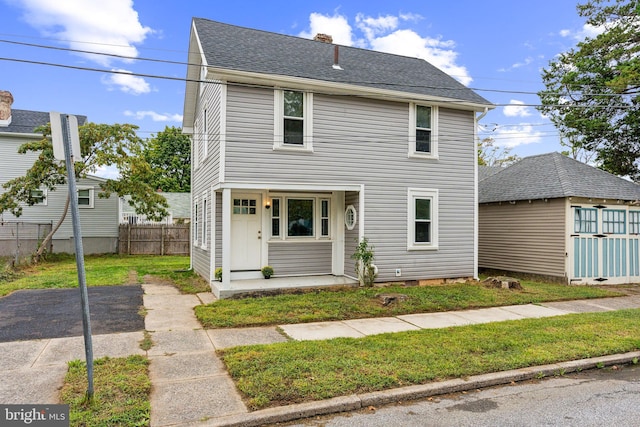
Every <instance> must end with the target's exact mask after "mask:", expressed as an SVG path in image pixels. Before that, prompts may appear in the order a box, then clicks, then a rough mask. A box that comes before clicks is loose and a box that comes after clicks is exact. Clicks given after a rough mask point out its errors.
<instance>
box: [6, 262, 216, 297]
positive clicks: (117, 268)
mask: <svg viewBox="0 0 640 427" xmlns="http://www.w3.org/2000/svg"><path fill="white" fill-rule="evenodd" d="M188 268H189V257H187V256H152V255H149V256H145V255H132V256H130V255H99V256H96V255H89V256H86V257H85V272H86V277H87V286H112V285H124V284H136V283H142V280H143V277H144V276H146V275H152V276H156V277H159V278H162V279H166V280H169V281H171V282H172V283H174V284H176V285H177V286H178V287H179V288H180V289H181V290H182V291H183V292H185V293H195V292H203V291H205V290H209V287H208V286H207V284H206V282H205V281H204V280H202V279H201V278H199V277H198V276H197V275H196V274H194V273H193V272H192V271H187V269H188ZM77 286H78V273H77V268H76V260H75V257H74V256H72V255H50V258H49V259H48V260H46V261H43V262H41V263H38V264H36V265H31V266H26V267H23V268H21V269H19V270H18V271H17V272H15V273H12V274H5V275H0V296H4V295H7V294H9V293H11V292H13V291H16V290H19V289H52V288H72V287H77Z"/></svg>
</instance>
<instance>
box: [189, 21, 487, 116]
mask: <svg viewBox="0 0 640 427" xmlns="http://www.w3.org/2000/svg"><path fill="white" fill-rule="evenodd" d="M194 24H195V27H196V31H197V34H198V37H199V39H200V43H201V45H202V49H203V51H204V54H205V57H206V60H207V63H208V65H209V66H212V67H219V68H224V69H231V70H238V71H247V72H255V73H262V74H269V75H280V76H289V77H301V78H309V79H315V80H321V81H326V82H333V83H345V84H353V85H357V86H366V87H371V88H378V89H389V90H396V91H402V92H408V93H414V94H420V95H429V96H436V97H443V98H449V99H454V100H460V101H466V102H471V103H475V104H481V105H486V106H488V107H490V106H492V104H491V103H490V102H489V101H487V100H486V99H484V98H483V97H481V96H480V95H478V94H476V93H475V92H474V91H472V90H471V89H469V88H467V87H466V86H464V85H462V84H461V83H459V82H458V81H457V80H455V79H453V78H452V77H450V76H449V75H448V74H446V73H444V72H442V71H440V70H439V69H438V68H436V67H434V66H433V65H431V64H429V63H428V62H427V61H424V60H422V59H417V58H410V57H406V56H400V55H393V54H389V53H381V52H376V51H372V50H366V49H360V48H354V47H349V46H340V47H339V64H340V66H341V67H342V68H343V69H342V70H335V69H334V68H333V60H334V46H335V45H334V44H329V43H324V42H320V41H315V40H309V39H303V38H300V37H294V36H288V35H282V34H276V33H271V32H267V31H261V30H255V29H251V28H243V27H238V26H235V25H229V24H224V23H220V22H216V21H211V20H208V19H202V18H194Z"/></svg>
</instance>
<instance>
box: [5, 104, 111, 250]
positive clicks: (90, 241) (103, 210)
mask: <svg viewBox="0 0 640 427" xmlns="http://www.w3.org/2000/svg"><path fill="white" fill-rule="evenodd" d="M7 94H8V95H7ZM12 102H13V98H12V97H11V94H9V93H8V92H0V103H2V104H3V105H2V107H0V108H1V109H3V111H5V114H7V112H8V116H7V117H8V118H6V119H2V117H3V116H0V170H2V173H0V194H2V193H3V192H4V191H6V190H4V189H3V188H2V184H4V183H6V182H8V181H9V180H11V179H13V178H17V177H20V176H23V175H24V174H25V172H26V171H27V170H28V169H29V168H30V167H31V166H32V165H33V163H34V161H35V160H36V159H37V157H38V154H37V153H33V152H28V153H26V154H19V153H18V147H20V146H21V145H22V144H24V143H26V142H29V141H36V140H39V139H41V138H42V135H41V134H37V133H34V129H35V128H36V127H38V126H41V125H44V124H47V123H48V122H49V113H48V112H40V111H28V110H16V109H13V110H12V109H11V103H12ZM78 121H79V122H80V124H82V123H84V122H85V121H86V117H84V116H78ZM103 181H104V180H103V179H102V178H99V177H93V176H90V177H87V178H85V179H80V180H78V182H77V187H78V204H79V208H80V221H81V227H82V235H83V248H84V251H85V253H86V254H92V253H115V252H116V251H117V243H118V198H117V197H110V198H108V199H103V198H99V197H98V194H99V193H100V191H101V190H100V183H101V182H103ZM67 188H68V187H67V186H66V185H61V186H59V187H57V188H56V191H47V190H46V189H42V190H41V191H39V192H37V194H34V197H36V198H38V199H39V202H38V203H37V204H35V205H33V206H24V207H23V212H22V215H21V216H20V217H19V218H16V217H14V216H13V215H12V214H11V213H9V212H3V213H0V220H1V221H2V222H11V221H24V222H37V223H53V224H55V223H56V222H57V221H58V220H59V218H60V216H61V214H62V212H63V208H64V204H65V202H66V198H67V194H68V189H67ZM2 244H3V242H2V241H0V245H2ZM53 251H54V252H66V253H73V252H74V251H75V244H74V241H73V227H72V223H71V214H70V213H69V214H68V215H67V218H66V219H65V221H64V222H63V223H62V225H61V227H60V229H58V231H57V232H56V234H55V235H54V239H53Z"/></svg>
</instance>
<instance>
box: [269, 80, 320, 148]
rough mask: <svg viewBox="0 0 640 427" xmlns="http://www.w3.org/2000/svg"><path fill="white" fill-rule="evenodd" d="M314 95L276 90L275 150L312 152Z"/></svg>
mask: <svg viewBox="0 0 640 427" xmlns="http://www.w3.org/2000/svg"><path fill="white" fill-rule="evenodd" d="M312 98H313V96H312V94H311V93H305V92H300V91H293V90H276V91H275V96H274V103H275V104H274V132H275V135H274V138H275V140H274V142H275V144H274V149H292V150H302V151H313V150H312V145H311V142H312V112H311V109H312Z"/></svg>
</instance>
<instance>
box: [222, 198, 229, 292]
mask: <svg viewBox="0 0 640 427" xmlns="http://www.w3.org/2000/svg"><path fill="white" fill-rule="evenodd" d="M220 288H221V289H230V288H231V189H230V188H223V189H222V282H221V283H220Z"/></svg>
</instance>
